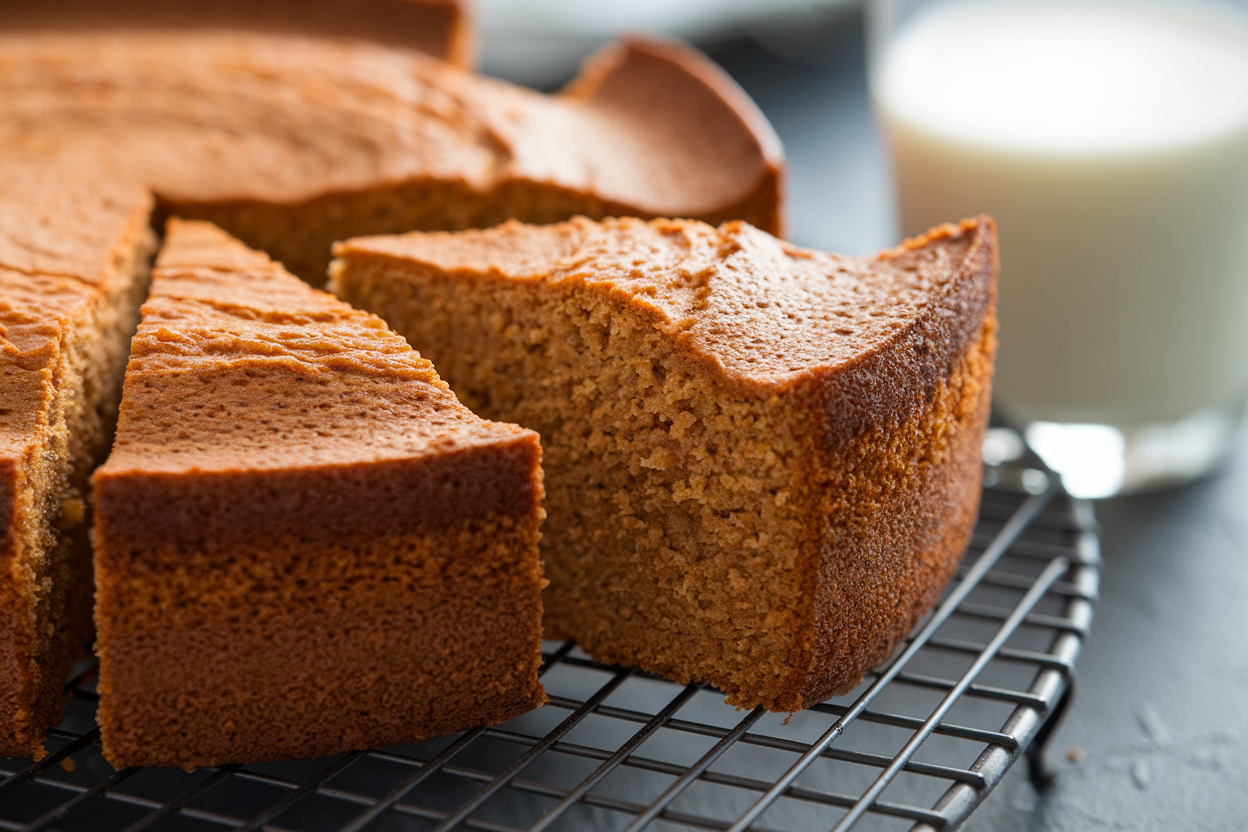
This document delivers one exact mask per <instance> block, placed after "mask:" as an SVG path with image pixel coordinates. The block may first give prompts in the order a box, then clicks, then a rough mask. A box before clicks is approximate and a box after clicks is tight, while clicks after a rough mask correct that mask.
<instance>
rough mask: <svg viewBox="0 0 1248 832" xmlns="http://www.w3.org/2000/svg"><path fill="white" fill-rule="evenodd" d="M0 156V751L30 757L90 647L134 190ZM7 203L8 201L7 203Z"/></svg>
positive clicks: (124, 336)
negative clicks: (101, 486)
mask: <svg viewBox="0 0 1248 832" xmlns="http://www.w3.org/2000/svg"><path fill="white" fill-rule="evenodd" d="M60 170H61V171H62V174H63V175H61V176H56V175H51V174H49V173H48V172H39V174H38V175H32V172H30V171H26V170H24V169H21V168H10V167H8V166H7V165H6V164H5V163H4V161H3V160H0V193H3V194H4V196H5V199H4V200H0V516H2V519H0V576H3V579H2V580H0V755H5V756H15V755H21V756H26V757H35V758H39V757H42V756H43V753H44V752H43V740H44V737H45V736H46V734H47V731H48V729H49V728H51V727H52V726H54V725H56V724H57V723H58V722H60V719H61V714H62V710H63V707H64V697H63V694H62V687H63V685H64V683H65V680H66V678H67V676H68V674H69V669H70V666H71V665H72V663H73V662H74V661H75V660H77V659H80V658H85V657H86V656H88V655H89V654H90V645H91V637H92V625H91V572H90V568H91V550H90V545H89V541H88V539H87V533H86V532H87V523H86V522H85V519H86V515H87V513H88V511H87V507H86V505H85V502H84V501H85V500H86V497H87V477H88V475H89V474H90V472H91V469H92V468H93V467H94V466H95V464H96V463H98V462H99V461H100V460H101V459H102V457H103V455H104V453H105V452H106V451H107V448H108V444H107V443H108V441H109V438H110V436H111V432H112V423H113V421H114V420H115V418H116V411H117V401H118V399H119V398H120V394H121V372H122V368H123V367H124V365H125V355H126V347H127V345H128V343H129V340H130V335H131V334H132V333H133V331H134V326H135V323H136V322H137V317H138V315H137V310H138V303H139V298H141V297H142V294H143V292H145V291H146V287H147V268H148V255H149V253H150V250H151V245H152V238H151V234H150V232H149V231H148V229H147V216H148V212H149V210H150V208H151V198H150V196H149V195H148V193H147V192H146V191H143V190H137V189H134V188H132V187H128V186H125V185H116V184H113V185H110V184H107V183H105V182H102V181H91V180H88V179H86V178H82V177H80V172H77V171H74V170H73V169H72V166H68V165H67V166H63V167H62V168H60ZM19 202H20V206H21V208H20V210H15V209H14V206H15V205H16V204H18V203H19Z"/></svg>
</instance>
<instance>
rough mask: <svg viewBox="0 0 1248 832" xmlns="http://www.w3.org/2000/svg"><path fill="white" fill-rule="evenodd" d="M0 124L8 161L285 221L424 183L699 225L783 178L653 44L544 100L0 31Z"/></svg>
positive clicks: (712, 70) (208, 37)
mask: <svg viewBox="0 0 1248 832" xmlns="http://www.w3.org/2000/svg"><path fill="white" fill-rule="evenodd" d="M0 106H2V107H3V111H4V113H5V118H4V119H3V120H2V121H0V151H3V152H4V153H5V154H6V155H8V156H21V157H24V158H29V159H34V160H39V159H43V158H46V157H47V155H48V154H50V153H63V152H64V151H65V150H66V148H72V149H73V150H74V152H75V153H76V154H77V155H78V156H79V157H83V158H91V159H94V160H95V164H96V165H97V166H98V167H99V168H101V169H107V170H113V171H117V172H119V173H120V174H123V175H127V176H130V177H131V178H133V179H134V180H135V181H139V182H142V183H144V184H147V185H149V186H151V187H152V188H154V189H155V191H156V192H157V194H158V195H160V196H164V197H167V198H169V199H171V200H174V201H189V202H212V201H225V200H237V199H243V200H260V201H270V202H277V203H288V202H298V201H302V200H306V199H310V198H313V197H316V196H320V195H325V194H332V193H336V192H339V191H351V190H356V189H363V188H371V187H377V186H382V185H386V184H395V183H400V182H404V181H411V180H419V179H422V178H433V179H437V180H444V181H448V182H453V183H465V184H466V185H467V186H468V187H469V188H471V189H475V190H477V191H479V192H487V191H490V190H491V189H495V188H499V187H502V186H505V185H506V184H507V183H509V182H515V181H525V182H536V183H540V184H542V185H545V186H549V187H553V188H556V189H565V190H567V191H571V192H585V193H591V194H594V195H595V196H596V197H598V198H599V199H601V200H602V201H603V202H604V204H606V205H607V206H611V205H622V206H628V207H629V208H630V210H631V211H633V212H640V213H647V214H651V215H674V216H687V215H705V214H707V213H711V212H714V211H716V210H723V209H727V208H729V207H730V206H732V205H734V204H736V203H738V202H740V201H741V200H745V199H747V198H750V196H751V194H754V193H755V192H756V191H757V190H758V188H759V187H760V182H764V181H766V178H767V177H769V176H770V177H775V176H778V175H779V174H778V171H779V170H780V169H781V167H782V165H783V160H782V153H781V150H780V146H779V143H778V141H777V140H776V138H775V134H774V133H773V132H772V131H771V128H770V127H769V126H768V124H767V122H766V121H765V119H764V118H763V117H762V116H761V114H759V112H758V110H757V108H755V107H754V105H753V104H752V103H751V102H750V101H749V99H748V98H747V97H746V96H745V95H744V93H742V92H741V91H740V89H739V88H737V87H736V85H735V84H734V83H733V82H732V81H731V80H729V79H728V77H727V76H726V75H724V73H723V72H722V71H720V70H719V69H718V68H716V67H715V66H714V65H713V64H711V63H710V61H708V60H707V59H705V58H704V57H702V56H700V55H698V54H697V53H696V52H694V51H693V50H691V49H689V48H687V47H683V46H678V45H673V44H666V43H659V42H651V41H632V42H629V43H626V44H624V45H620V46H617V47H614V48H612V49H608V50H606V51H604V52H603V53H601V54H600V55H599V56H598V57H597V58H596V59H595V60H593V61H591V62H590V63H589V64H587V66H586V68H585V70H584V71H583V72H582V75H581V77H580V78H579V79H578V80H577V81H576V82H574V83H573V85H572V86H570V87H569V89H568V90H567V91H566V92H565V93H564V94H562V95H559V96H548V95H541V94H538V93H536V92H533V91H530V90H525V89H522V88H519V87H515V86H512V85H509V84H506V83H503V82H501V81H494V80H491V79H488V78H482V77H479V76H476V75H473V74H470V73H468V72H466V71H463V70H461V69H459V68H456V67H453V66H451V65H448V64H446V63H443V62H441V61H438V60H436V59H433V58H431V57H429V56H427V55H424V54H420V53H417V52H415V51H412V50H408V49H396V48H392V47H387V46H384V45H380V44H376V43H367V42H363V41H358V40H355V41H352V40H335V39H330V38H317V37H311V36H306V35H282V34H275V33H257V32H245V31H236V30H235V31H231V30H205V31H182V30H176V29H175V30H148V31H138V30H136V31H109V32H94V31H87V32H82V31H56V30H47V31H9V32H5V33H0ZM777 210H778V209H777ZM777 217H778V215H777ZM777 222H778V218H777Z"/></svg>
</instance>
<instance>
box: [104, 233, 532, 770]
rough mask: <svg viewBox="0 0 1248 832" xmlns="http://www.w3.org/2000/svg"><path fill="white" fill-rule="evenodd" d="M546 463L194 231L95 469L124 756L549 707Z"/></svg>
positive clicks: (364, 323) (113, 735) (328, 737)
mask: <svg viewBox="0 0 1248 832" xmlns="http://www.w3.org/2000/svg"><path fill="white" fill-rule="evenodd" d="M540 456H541V448H540V445H539V443H538V437H537V434H535V433H534V432H533V431H531V430H525V429H522V428H519V427H516V426H514V425H506V424H498V423H494V422H487V421H484V420H482V419H480V418H477V417H476V416H474V415H473V414H472V413H471V412H470V411H469V410H468V409H467V408H466V407H464V406H463V405H462V404H460V403H459V401H458V400H457V399H456V398H455V396H454V394H452V393H451V392H450V390H449V389H448V388H447V386H446V384H445V383H444V382H442V381H441V380H440V379H439V378H438V376H437V374H436V373H435V372H434V369H433V366H432V365H431V364H430V363H429V362H428V361H427V360H425V359H423V358H421V357H420V356H419V355H418V354H417V353H416V352H414V351H413V350H412V349H411V348H410V347H409V346H408V345H407V343H406V342H405V341H404V340H403V338H402V337H401V336H399V335H396V334H394V333H393V332H391V331H390V330H388V329H387V328H386V325H385V324H384V323H383V322H382V321H381V320H380V319H378V318H376V317H374V316H372V315H369V314H367V313H364V312H359V311H357V310H354V309H352V308H350V307H349V306H347V305H346V304H345V303H342V302H341V301H339V300H337V299H336V298H334V297H333V296H331V295H328V294H326V293H324V292H318V291H316V290H314V289H312V288H310V287H309V286H307V285H306V284H305V283H303V282H302V281H300V280H298V279H297V278H295V277H293V276H291V275H290V274H288V273H287V272H285V271H284V270H283V269H282V268H281V267H280V266H279V265H278V264H276V263H273V262H272V261H270V260H269V259H268V258H267V257H266V256H265V255H263V254H260V253H257V252H254V251H251V250H249V249H247V248H245V247H244V246H243V245H242V244H241V243H238V242H237V241H235V240H233V239H231V238H230V237H228V236H227V235H226V234H225V233H224V232H222V231H220V230H219V229H217V228H216V227H214V226H211V225H208V224H205V223H186V222H179V221H176V220H175V221H171V222H170V224H169V226H168V229H167V236H166V240H165V244H164V248H163V249H162V251H161V253H160V255H159V257H158V260H157V268H156V270H155V273H154V279H153V283H152V294H151V297H150V299H149V300H148V301H147V303H146V304H144V306H143V318H142V322H141V324H140V326H139V331H138V334H137V335H136V336H135V338H134V341H133V346H132V349H131V354H130V362H129V365H128V367H127V369H126V377H125V392H124V396H123V398H122V404H121V416H120V420H119V424H118V429H117V439H116V443H115V445H114V448H113V452H112V455H111V456H110V457H109V458H108V461H107V462H106V463H105V464H104V465H103V466H102V467H101V468H100V469H99V471H98V472H97V473H96V475H95V489H96V503H95V512H96V524H95V531H94V539H95V565H96V584H97V597H96V622H97V626H98V628H99V636H98V641H97V647H96V652H97V653H98V655H99V657H100V682H99V691H100V708H99V716H98V719H99V723H100V728H101V732H102V741H103V745H104V754H105V756H106V757H107V759H108V760H109V762H111V763H112V764H113V765H114V766H117V767H119V768H120V767H122V766H133V765H176V766H184V767H190V766H199V765H212V764H220V763H226V762H243V761H262V760H272V759H280V758H292V757H315V756H321V755H326V754H331V753H336V752H341V751H346V750H349V749H358V748H366V747H370V746H377V745H388V744H394V743H400V742H412V741H418V740H422V739H426V738H429V737H434V736H437V735H441V734H446V733H449V732H453V731H456V730H461V729H465V728H468V727H471V726H476V725H483V724H492V723H498V722H501V721H504V720H506V719H509V718H511V717H513V716H515V715H517V714H520V713H522V712H524V711H527V710H530V709H532V708H534V707H537V706H538V705H541V704H542V703H544V702H545V701H546V697H545V693H544V691H543V688H542V686H541V684H540V683H539V682H538V680H537V669H538V666H539V664H540V663H541V645H540V637H541V629H540V626H541V625H540V619H541V589H542V587H543V586H544V583H545V582H544V579H543V577H542V571H541V564H540V561H539V560H538V550H537V544H538V535H539V532H538V528H539V524H540V523H541V520H542V517H543V511H542V507H541V500H542V493H543V492H542V475H541V468H540Z"/></svg>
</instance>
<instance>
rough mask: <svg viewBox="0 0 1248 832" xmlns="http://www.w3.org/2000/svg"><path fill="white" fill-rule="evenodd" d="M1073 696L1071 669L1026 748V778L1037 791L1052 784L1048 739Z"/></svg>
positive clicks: (1072, 674) (1073, 686) (1073, 678)
mask: <svg viewBox="0 0 1248 832" xmlns="http://www.w3.org/2000/svg"><path fill="white" fill-rule="evenodd" d="M1074 698H1075V673H1074V670H1073V669H1072V670H1071V672H1070V675H1069V676H1068V677H1067V678H1066V689H1065V690H1064V691H1062V695H1061V696H1060V697H1059V698H1058V700H1057V704H1056V705H1054V706H1053V712H1052V713H1051V714H1049V718H1048V719H1046V720H1045V721H1044V725H1042V726H1040V730H1039V731H1038V732H1037V733H1036V737H1035V739H1034V740H1032V743H1031V745H1030V746H1029V747H1028V748H1027V779H1028V780H1030V781H1031V785H1032V787H1033V788H1034V789H1035V790H1036V791H1038V792H1042V791H1044V790H1045V789H1047V788H1049V786H1051V785H1053V781H1054V779H1055V778H1056V775H1055V774H1054V772H1053V769H1052V767H1050V766H1049V764H1048V757H1047V753H1048V747H1049V739H1050V738H1051V737H1052V736H1053V731H1054V729H1056V728H1057V726H1058V725H1060V724H1061V722H1062V717H1064V716H1065V715H1066V710H1067V709H1068V708H1069V707H1070V702H1071V700H1072V699H1074Z"/></svg>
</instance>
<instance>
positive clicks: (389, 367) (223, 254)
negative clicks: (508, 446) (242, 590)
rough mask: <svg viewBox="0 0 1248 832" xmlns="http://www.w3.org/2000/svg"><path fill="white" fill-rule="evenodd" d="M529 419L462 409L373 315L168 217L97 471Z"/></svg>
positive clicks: (174, 465) (472, 432) (450, 441)
mask: <svg viewBox="0 0 1248 832" xmlns="http://www.w3.org/2000/svg"><path fill="white" fill-rule="evenodd" d="M528 433H529V432H528V431H524V430H523V429H521V428H518V427H516V426H514V425H505V424H499V423H494V422H487V421H484V420H482V419H480V418H478V417H476V416H475V415H473V414H472V413H471V411H469V410H468V409H467V408H466V407H464V406H463V405H461V404H460V403H459V401H458V400H457V399H456V398H455V396H454V394H453V393H451V392H450V390H449V389H448V388H447V386H446V384H445V383H444V382H442V381H441V379H439V378H438V376H437V374H436V373H435V372H434V369H433V366H432V365H431V364H430V363H429V362H428V361H426V360H425V359H423V358H421V357H420V356H419V355H418V354H417V353H416V352H415V351H414V350H413V349H412V348H411V347H410V346H408V344H407V342H406V341H405V340H404V339H403V338H402V337H401V336H399V335H396V334H394V333H393V332H391V331H390V330H389V329H387V328H386V325H385V324H384V323H383V322H382V321H381V319H379V318H377V317H375V316H373V315H369V314H367V313H364V312H360V311H358V310H355V309H353V308H351V307H350V306H348V305H347V304H345V303H342V302H341V301H339V300H337V299H336V298H334V297H333V296H332V295H328V294H326V293H324V292H319V291H317V290H315V289H312V288H310V287H309V286H308V285H307V284H306V283H304V282H303V281H301V280H299V279H298V278H296V277H293V276H292V275H290V274H288V273H287V272H286V271H285V270H284V269H282V268H281V266H280V265H278V264H276V263H273V262H271V261H270V260H269V259H268V258H267V257H266V256H265V255H263V254H260V253H258V252H254V251H251V250H249V249H247V248H246V247H244V246H243V245H242V244H241V243H239V242H237V241H235V240H233V239H232V238H230V237H229V236H228V235H226V234H225V233H224V232H223V231H220V230H219V229H217V228H216V227H215V226H212V225H210V224H207V223H198V222H182V221H178V220H171V221H170V224H169V226H168V233H167V237H166V242H165V246H164V248H163V250H162V251H161V254H160V257H159V259H158V260H157V268H156V270H155V272H154V275H153V283H152V293H151V297H150V299H149V300H148V301H147V303H146V304H144V306H143V320H142V323H141V324H140V326H139V331H138V334H137V335H136V336H135V338H134V340H133V342H132V346H131V355H130V363H129V366H128V367H127V370H126V382H125V391H124V394H123V400H122V407H121V418H120V422H119V425H118V430H117V440H116V444H115V445H114V447H113V452H112V455H111V456H110V457H109V459H108V461H107V462H106V463H105V464H104V466H103V467H102V468H101V469H100V475H101V476H107V475H110V474H118V473H126V472H133V471H141V472H144V473H186V472H194V471H238V470H274V469H287V468H315V467H325V466H343V465H348V466H349V465H356V464H367V463H371V462H379V461H384V460H395V459H410V458H413V457H417V458H419V457H428V456H445V455H451V454H455V453H456V452H459V451H463V450H467V449H471V448H474V447H479V446H481V445H488V444H491V443H495V442H498V441H499V440H507V439H513V438H515V437H518V436H521V435H524V434H528Z"/></svg>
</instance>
